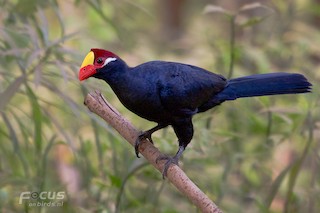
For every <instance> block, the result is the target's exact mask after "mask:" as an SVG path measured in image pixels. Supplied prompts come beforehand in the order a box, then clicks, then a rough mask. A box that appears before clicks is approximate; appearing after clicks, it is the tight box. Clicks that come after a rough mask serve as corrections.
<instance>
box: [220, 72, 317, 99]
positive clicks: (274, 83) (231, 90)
mask: <svg viewBox="0 0 320 213" xmlns="http://www.w3.org/2000/svg"><path fill="white" fill-rule="evenodd" d="M310 86H311V84H310V83H309V82H308V80H307V79H306V78H305V77H304V76H303V75H301V74H292V73H269V74H258V75H251V76H246V77H241V78H234V79H231V80H229V81H228V83H227V85H226V87H225V88H224V89H223V90H222V91H221V92H220V93H219V94H218V95H217V96H216V98H217V99H219V100H221V101H229V100H235V99H237V98H244V97H253V96H264V95H280V94H296V93H306V92H310V91H311V88H310Z"/></svg>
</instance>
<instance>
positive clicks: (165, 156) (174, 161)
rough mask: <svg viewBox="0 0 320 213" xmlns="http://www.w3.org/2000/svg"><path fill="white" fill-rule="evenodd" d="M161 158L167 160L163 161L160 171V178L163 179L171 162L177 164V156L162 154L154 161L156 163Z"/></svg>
mask: <svg viewBox="0 0 320 213" xmlns="http://www.w3.org/2000/svg"><path fill="white" fill-rule="evenodd" d="M162 160H166V161H167V162H165V164H164V167H163V171H162V178H163V179H165V177H166V176H167V174H168V169H169V167H170V165H171V164H175V165H177V166H179V157H178V156H177V155H176V156H174V157H171V156H167V155H162V156H159V157H158V158H157V159H156V163H158V162H159V161H162Z"/></svg>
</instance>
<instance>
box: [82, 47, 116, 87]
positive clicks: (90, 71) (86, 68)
mask: <svg viewBox="0 0 320 213" xmlns="http://www.w3.org/2000/svg"><path fill="white" fill-rule="evenodd" d="M119 59H120V58H119V57H118V56H117V55H116V54H114V53H112V52H110V51H107V50H103V49H91V51H90V52H89V53H88V54H87V56H86V57H85V58H84V60H83V62H82V65H81V68H80V70H79V80H80V81H83V80H85V79H87V78H89V77H91V76H94V77H95V75H97V73H98V72H99V70H103V69H102V68H105V67H107V66H108V65H109V64H110V63H112V62H114V61H117V60H119Z"/></svg>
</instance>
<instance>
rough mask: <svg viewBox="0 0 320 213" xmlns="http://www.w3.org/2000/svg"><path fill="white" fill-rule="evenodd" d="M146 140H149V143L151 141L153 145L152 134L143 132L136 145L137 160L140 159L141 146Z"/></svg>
mask: <svg viewBox="0 0 320 213" xmlns="http://www.w3.org/2000/svg"><path fill="white" fill-rule="evenodd" d="M145 139H148V141H150V142H151V143H152V144H153V141H152V138H151V134H150V133H149V132H148V131H146V132H141V133H140V134H139V135H138V137H137V140H136V142H135V144H134V150H135V153H136V156H137V158H140V156H139V146H140V144H141V141H143V140H145Z"/></svg>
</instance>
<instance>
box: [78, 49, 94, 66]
mask: <svg viewBox="0 0 320 213" xmlns="http://www.w3.org/2000/svg"><path fill="white" fill-rule="evenodd" d="M93 62H94V53H93V52H92V51H90V52H89V53H88V54H87V56H86V57H85V58H84V59H83V62H82V64H81V68H82V67H85V66H87V65H93Z"/></svg>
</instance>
